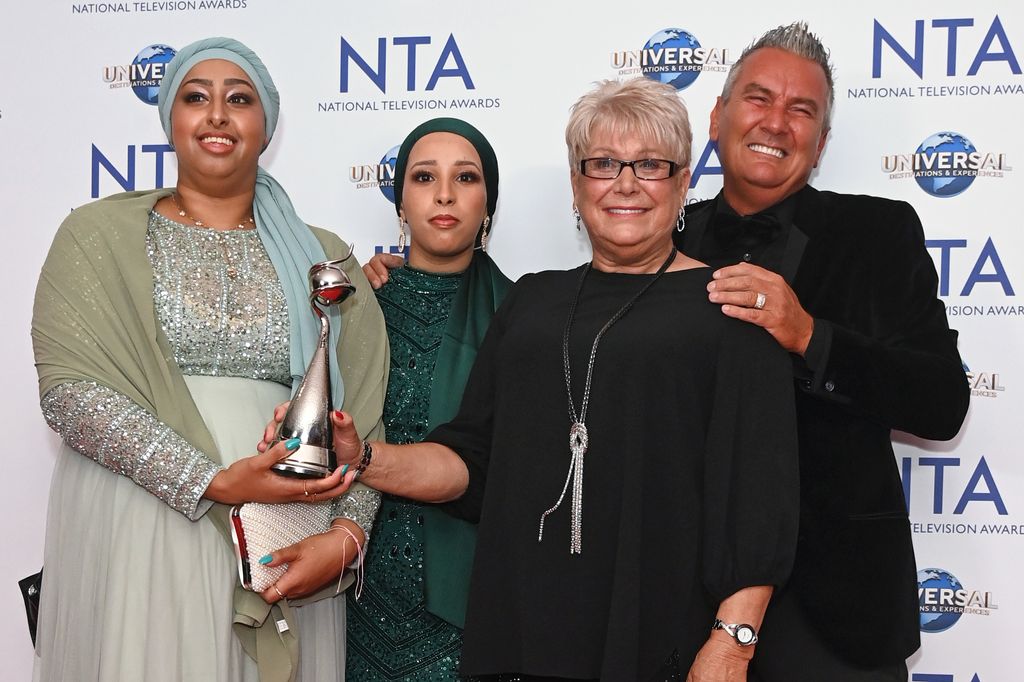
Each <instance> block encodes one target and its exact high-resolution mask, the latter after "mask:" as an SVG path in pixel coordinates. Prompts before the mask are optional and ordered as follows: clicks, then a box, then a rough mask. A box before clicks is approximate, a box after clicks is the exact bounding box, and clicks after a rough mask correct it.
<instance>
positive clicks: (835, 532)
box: [676, 186, 970, 667]
mask: <svg viewBox="0 0 1024 682" xmlns="http://www.w3.org/2000/svg"><path fill="white" fill-rule="evenodd" d="M714 206H715V202H714V201H706V202H701V203H699V204H694V205H693V206H692V207H688V209H687V227H686V229H685V231H684V232H683V233H682V234H679V233H676V242H677V246H678V247H679V248H680V250H682V251H683V252H684V253H686V254H687V255H689V256H692V257H694V258H697V259H698V260H704V259H703V258H702V253H701V251H702V244H703V250H707V249H708V239H710V238H711V235H710V234H709V232H710V231H709V230H708V229H707V228H708V223H709V220H710V218H711V216H712V215H713V213H714ZM793 226H794V227H796V228H797V229H796V230H793V229H792V228H791V229H790V231H789V232H790V233H789V240H788V243H787V246H786V253H785V256H784V257H783V258H782V259H781V261H780V262H779V263H775V264H772V265H774V267H772V268H769V269H774V270H776V271H778V272H780V274H783V276H784V277H786V279H787V281H789V283H790V285H791V286H792V287H793V290H794V291H795V292H796V295H797V296H798V298H799V299H800V302H801V304H802V305H803V307H804V309H806V310H807V312H808V313H809V314H810V315H811V316H813V317H814V318H815V337H816V339H815V340H814V341H813V342H812V343H818V344H819V345H820V344H822V343H824V346H820V347H819V349H818V350H819V351H820V353H817V356H818V362H817V363H816V365H817V366H816V367H812V368H808V367H807V366H806V365H805V364H804V362H803V361H802V360H801V359H799V358H797V357H796V356H794V373H795V376H796V384H797V389H798V390H797V395H796V402H797V418H798V428H799V441H800V496H801V500H800V508H801V517H800V535H799V540H798V546H797V557H796V562H795V564H794V568H793V574H792V577H791V578H790V582H789V584H788V586H787V587H786V589H788V590H793V591H794V592H795V594H796V597H797V600H798V602H799V604H800V605H801V607H802V609H803V611H804V613H805V615H806V616H807V618H808V620H809V621H810V623H811V624H812V626H813V627H814V628H815V629H816V630H817V631H818V632H819V633H820V634H821V636H822V637H823V638H824V639H825V641H826V643H827V644H828V645H829V646H830V648H831V649H833V651H835V653H836V654H837V655H839V656H840V657H841V658H844V659H846V660H848V661H850V662H853V663H856V664H858V665H862V666H869V667H875V666H882V665H888V664H894V663H898V662H901V661H903V660H904V659H905V658H906V657H908V656H909V655H910V654H911V653H913V652H914V651H915V650H917V648H918V647H919V646H920V630H919V612H918V598H917V576H916V566H915V562H914V549H913V545H912V542H911V533H910V524H909V519H908V516H907V507H906V502H905V501H904V497H903V488H902V485H901V482H900V476H899V471H898V468H897V465H896V461H895V458H894V456H893V450H892V444H891V441H890V430H891V429H898V430H901V431H906V432H908V433H912V434H914V435H916V436H919V437H922V438H929V439H937V440H947V439H950V438H952V437H953V436H955V435H956V434H957V432H958V431H959V429H960V425H961V424H962V422H963V420H964V417H965V416H966V413H967V407H968V402H969V398H970V391H969V388H968V385H967V379H966V377H965V375H964V371H963V364H962V362H961V360H960V356H959V353H958V351H957V347H956V340H957V334H956V332H955V331H952V330H950V329H949V325H948V323H947V321H946V313H945V309H944V306H943V304H942V302H941V301H939V300H938V299H937V298H936V287H937V284H938V280H937V277H936V274H935V266H934V264H933V263H932V260H931V257H930V256H929V255H928V253H927V251H926V249H925V245H924V231H923V229H922V227H921V222H920V220H919V219H918V217H917V214H916V213H915V212H914V209H913V208H912V207H911V206H910V205H909V204H907V203H905V202H900V201H891V200H887V199H880V198H877V197H869V196H855V195H848V194H836V193H833V192H819V191H817V190H815V189H813V188H811V187H809V186H808V187H805V188H804V189H802V190H800V192H799V193H798V196H797V205H796V208H795V212H794V214H793ZM730 255H732V256H733V257H731V258H724V257H722V258H718V259H715V260H717V262H709V263H708V265H711V266H713V267H720V266H723V265H729V264H733V263H736V262H739V261H740V259H741V257H742V254H741V253H737V254H730ZM705 262H707V261H705ZM766 265H769V264H766ZM786 270H789V272H785V271H786ZM769 305H771V303H770V301H769Z"/></svg>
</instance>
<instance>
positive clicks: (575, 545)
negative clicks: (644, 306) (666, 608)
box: [537, 246, 676, 554]
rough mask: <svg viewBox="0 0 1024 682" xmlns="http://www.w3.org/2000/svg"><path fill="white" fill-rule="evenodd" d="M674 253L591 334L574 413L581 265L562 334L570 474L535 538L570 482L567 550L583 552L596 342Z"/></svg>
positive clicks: (540, 534)
mask: <svg viewBox="0 0 1024 682" xmlns="http://www.w3.org/2000/svg"><path fill="white" fill-rule="evenodd" d="M675 257H676V248H675V247H674V246H673V247H672V251H671V252H669V254H668V258H666V259H665V262H664V263H662V264H661V267H660V268H658V271H657V272H656V273H655V275H654V277H652V278H651V280H650V281H649V282H647V283H646V284H644V286H643V287H642V288H641V289H640V291H638V292H637V293H636V295H634V296H633V298H631V299H629V300H628V301H626V304H625V305H624V306H622V307H621V308H619V310H618V312H616V313H615V314H614V315H612V317H611V319H610V320H608V321H607V322H605V324H604V326H603V327H601V330H600V331H599V332H597V336H595V337H594V345H592V346H591V347H590V358H589V360H588V361H587V379H586V381H585V382H584V384H583V400H582V401H581V402H580V411H579V413H578V414H577V412H576V405H575V404H574V403H573V399H572V372H571V370H570V368H569V333H570V332H571V331H572V321H573V318H574V317H575V316H576V306H577V305H578V304H579V302H580V295H581V294H582V293H583V283H584V282H585V281H586V280H587V273H589V272H590V263H587V265H586V266H584V268H583V274H582V275H581V276H580V283H579V285H578V286H577V287H576V296H575V297H574V298H573V300H572V305H571V306H570V307H569V320H568V321H567V322H566V324H565V334H564V335H563V336H562V364H563V367H564V368H565V390H566V393H567V394H568V396H569V423H570V424H571V426H570V427H569V452H570V453H572V458H571V459H570V460H569V474H568V475H567V476H566V477H565V485H564V486H562V492H561V494H560V495H559V496H558V500H557V501H556V502H555V506H553V507H551V509H548V510H547V511H546V512H544V513H543V514H541V515H540V529H539V531H538V533H537V542H541V541H542V540H543V539H544V520H545V519H547V517H548V515H549V514H551V513H552V512H554V511H555V510H557V509H558V508H559V507H560V506H561V505H562V501H563V500H564V499H565V493H566V492H567V491H568V490H569V483H570V482H571V483H572V516H571V524H572V526H571V528H572V530H571V533H570V538H569V553H570V554H582V552H583V455H584V454H586V452H587V446H588V445H589V444H590V434H589V433H588V432H587V424H586V421H587V408H588V407H589V406H590V382H591V379H593V377H594V360H595V358H596V357H597V346H598V344H599V343H601V337H602V336H604V333H605V332H606V331H608V330H609V329H610V328H611V326H612V325H613V324H615V323H616V322H618V321H619V320H620V319H621V318H622V316H623V315H625V314H626V313H627V312H629V309H630V308H632V307H633V304H634V303H636V302H637V300H638V299H639V298H640V297H641V296H643V295H644V293H645V292H646V291H647V290H648V289H650V288H651V287H652V286H654V283H655V282H657V281H658V279H659V278H660V277H661V276H662V275H663V274H665V271H666V270H668V266H669V265H671V264H672V261H673V260H675Z"/></svg>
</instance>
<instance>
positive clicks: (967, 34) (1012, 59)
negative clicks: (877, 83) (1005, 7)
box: [871, 15, 1021, 78]
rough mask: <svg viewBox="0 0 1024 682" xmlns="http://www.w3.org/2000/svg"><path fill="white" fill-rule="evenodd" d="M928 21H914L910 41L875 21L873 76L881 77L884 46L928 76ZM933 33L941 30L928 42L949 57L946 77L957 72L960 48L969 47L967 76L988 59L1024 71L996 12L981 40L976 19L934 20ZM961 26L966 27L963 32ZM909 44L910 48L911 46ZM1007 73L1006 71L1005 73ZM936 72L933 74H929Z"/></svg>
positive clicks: (1014, 71)
mask: <svg viewBox="0 0 1024 682" xmlns="http://www.w3.org/2000/svg"><path fill="white" fill-rule="evenodd" d="M924 24H925V22H924V19H918V20H916V21H915V22H914V37H913V41H912V44H911V41H908V40H907V39H906V38H903V42H900V41H899V40H897V39H896V37H895V36H893V34H892V33H891V32H890V31H889V30H888V29H886V28H885V27H884V26H882V24H881V23H879V21H878V20H877V19H875V22H874V30H873V32H872V36H871V77H872V78H881V77H882V47H883V45H884V46H886V47H888V48H889V50H890V51H891V52H892V54H894V55H895V56H896V57H897V58H898V59H899V60H900V61H902V62H903V63H904V64H906V65H907V66H908V67H910V70H911V71H913V72H914V73H915V74H917V77H918V78H924V76H925V30H924V29H925V25H924ZM931 28H932V31H931V33H932V34H934V33H938V34H939V36H936V37H935V39H934V40H932V39H929V41H928V44H929V45H930V46H931V47H932V49H934V50H939V51H941V52H942V53H943V54H944V55H945V57H946V72H945V75H946V76H956V75H957V57H958V56H959V55H960V53H961V50H962V49H963V48H966V49H968V50H972V51H971V52H969V53H968V54H969V55H973V57H972V59H971V63H970V66H969V67H968V68H967V75H968V76H976V75H977V74H978V70H979V69H981V66H982V64H985V63H986V62H1004V63H1005V64H1006V66H1007V67H1009V69H1010V73H1013V74H1015V75H1018V76H1019V75H1020V74H1021V68H1020V62H1018V61H1017V55H1016V54H1015V53H1014V51H1013V45H1011V44H1010V38H1009V37H1008V36H1007V35H1006V30H1005V29H1004V28H1003V23H1002V22H1001V21H1000V20H999V16H998V15H997V16H996V17H995V18H994V19H993V20H992V23H991V24H989V27H988V30H987V31H985V35H984V36H983V37H982V38H981V40H980V41H979V40H978V37H977V36H978V29H976V28H974V19H970V18H958V19H932V21H931ZM961 29H964V30H963V31H961ZM942 32H945V34H946V36H945V37H946V41H945V45H943V44H942V42H941V40H942V38H941V37H940V36H941V34H942ZM897 33H900V35H903V36H905V35H907V32H906V31H902V32H897ZM908 45H910V48H909V49H908V47H907V46H908ZM1004 73H1005V72H1004ZM930 75H934V74H930Z"/></svg>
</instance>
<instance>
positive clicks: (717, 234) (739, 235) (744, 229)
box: [711, 212, 782, 250]
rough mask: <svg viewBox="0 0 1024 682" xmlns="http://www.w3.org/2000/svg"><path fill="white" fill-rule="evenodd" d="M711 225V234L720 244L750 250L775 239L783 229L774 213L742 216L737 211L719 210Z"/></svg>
mask: <svg viewBox="0 0 1024 682" xmlns="http://www.w3.org/2000/svg"><path fill="white" fill-rule="evenodd" d="M711 227H712V230H711V234H712V235H713V236H714V239H715V241H716V242H718V244H719V246H722V247H742V248H744V249H746V250H750V249H753V248H757V247H759V246H766V245H768V244H771V243H772V242H773V241H775V239H776V238H777V237H778V236H779V232H780V231H781V230H782V223H780V222H779V217H778V216H777V215H775V214H774V213H755V214H753V215H748V216H740V215H736V214H735V213H725V212H718V213H716V214H715V217H714V220H713V222H712V226H711Z"/></svg>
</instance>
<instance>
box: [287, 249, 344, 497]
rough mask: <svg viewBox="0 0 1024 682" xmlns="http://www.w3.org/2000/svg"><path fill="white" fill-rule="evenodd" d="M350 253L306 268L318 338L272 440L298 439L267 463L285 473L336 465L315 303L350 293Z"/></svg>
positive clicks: (316, 473)
mask: <svg viewBox="0 0 1024 682" xmlns="http://www.w3.org/2000/svg"><path fill="white" fill-rule="evenodd" d="M351 256H352V249H351V248H350V249H349V252H348V255H347V256H345V257H344V258H340V259H338V260H329V261H324V262H323V263H315V264H314V265H313V267H311V268H310V269H309V287H310V289H311V292H310V294H309V305H310V307H311V308H312V309H313V313H314V314H315V315H316V316H317V319H319V320H320V339H319V341H318V342H317V346H316V351H315V352H314V353H313V359H312V360H310V361H309V367H307V368H306V376H305V377H303V379H302V383H301V384H299V390H298V392H296V394H295V395H294V396H293V397H292V402H291V405H289V406H288V411H287V412H286V413H285V415H284V419H283V420H282V421H281V424H280V425H279V426H278V427H277V435H276V436H275V438H274V443H272V445H274V444H276V443H278V442H279V441H282V440H290V439H292V438H298V439H299V440H300V441H301V443H302V444H301V445H299V448H298V450H296V451H295V452H293V453H291V454H290V455H288V457H287V458H286V459H282V460H281V461H279V462H278V463H276V464H274V465H273V467H272V468H273V469H274V470H275V471H277V472H278V473H279V474H283V475H285V476H294V477H296V478H325V477H327V476H330V475H331V472H333V471H334V470H335V469H336V468H337V466H338V460H337V457H336V456H335V454H334V429H333V428H332V426H331V409H332V408H331V371H330V368H331V361H330V355H331V352H332V351H333V350H334V349H333V348H329V346H330V338H331V323H330V321H329V320H328V318H327V315H325V314H324V313H323V311H321V310H320V308H319V307H318V306H317V304H318V303H319V304H320V305H322V306H324V307H329V306H332V305H338V304H339V303H341V302H342V301H344V300H345V299H346V298H348V297H349V296H350V295H352V294H353V293H355V290H356V287H355V285H354V284H352V281H351V280H350V279H349V277H348V275H347V274H345V271H344V270H342V269H341V264H342V263H344V262H345V261H347V260H348V259H349V258H350V257H351Z"/></svg>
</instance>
